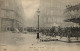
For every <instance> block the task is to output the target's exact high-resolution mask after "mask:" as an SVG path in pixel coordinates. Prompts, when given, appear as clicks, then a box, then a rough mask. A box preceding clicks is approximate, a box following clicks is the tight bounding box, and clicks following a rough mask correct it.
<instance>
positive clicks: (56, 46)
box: [0, 32, 80, 51]
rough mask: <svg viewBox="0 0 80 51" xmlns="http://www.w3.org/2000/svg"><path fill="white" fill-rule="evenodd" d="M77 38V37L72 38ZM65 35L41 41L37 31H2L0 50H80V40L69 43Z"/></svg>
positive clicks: (0, 34)
mask: <svg viewBox="0 0 80 51" xmlns="http://www.w3.org/2000/svg"><path fill="white" fill-rule="evenodd" d="M72 39H74V40H75V38H72ZM66 40H67V39H66V38H65V37H63V38H62V39H61V41H48V42H40V41H39V40H38V39H36V33H27V34H24V33H11V32H4V33H0V51H79V49H80V41H79V40H80V38H79V40H78V41H72V42H71V43H67V41H66Z"/></svg>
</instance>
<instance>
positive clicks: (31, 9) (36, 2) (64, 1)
mask: <svg viewBox="0 0 80 51" xmlns="http://www.w3.org/2000/svg"><path fill="white" fill-rule="evenodd" d="M40 1H41V0H21V2H22V6H23V10H24V15H25V17H24V19H25V22H26V24H25V25H26V26H36V22H35V20H36V18H35V13H36V11H37V9H38V8H39V7H40V4H41V3H40ZM49 1H50V0H45V2H44V3H47V4H48V2H49ZM52 3H53V8H54V10H53V12H54V15H57V16H56V17H54V16H53V17H54V20H57V23H59V25H60V24H61V25H62V24H64V25H63V26H65V25H67V26H68V25H69V26H71V25H74V23H64V21H63V20H64V19H65V17H64V16H63V12H64V10H65V8H66V5H76V4H77V3H80V0H53V1H52ZM42 7H44V6H42ZM36 21H37V20H36ZM54 24H55V23H54ZM70 24H71V25H70Z"/></svg>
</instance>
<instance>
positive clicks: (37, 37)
mask: <svg viewBox="0 0 80 51" xmlns="http://www.w3.org/2000/svg"><path fill="white" fill-rule="evenodd" d="M37 13H38V14H37V16H38V32H37V39H39V13H40V11H39V9H38V10H37Z"/></svg>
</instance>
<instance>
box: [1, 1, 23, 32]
mask: <svg viewBox="0 0 80 51" xmlns="http://www.w3.org/2000/svg"><path fill="white" fill-rule="evenodd" d="M0 2H1V5H0V31H11V30H13V29H14V28H19V27H22V23H23V18H22V17H23V14H22V5H21V3H20V2H21V1H20V0H2V1H1V0H0Z"/></svg>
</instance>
